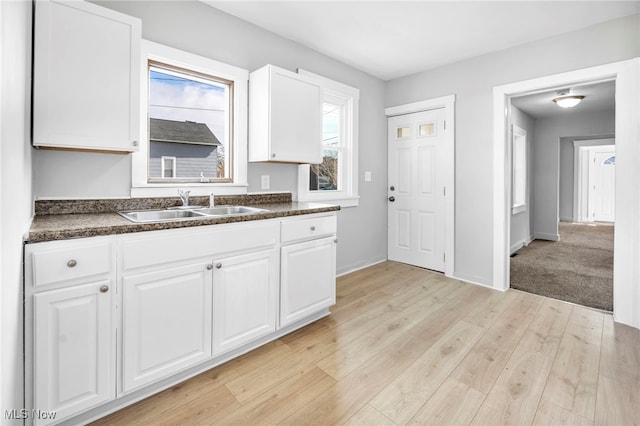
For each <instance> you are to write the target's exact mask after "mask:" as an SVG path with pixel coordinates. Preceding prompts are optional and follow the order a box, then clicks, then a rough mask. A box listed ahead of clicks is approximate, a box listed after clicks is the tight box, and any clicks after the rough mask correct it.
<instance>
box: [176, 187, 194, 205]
mask: <svg viewBox="0 0 640 426" xmlns="http://www.w3.org/2000/svg"><path fill="white" fill-rule="evenodd" d="M190 192H191V191H183V190H181V189H178V196H179V197H180V200H182V205H183V206H188V205H189V193H190Z"/></svg>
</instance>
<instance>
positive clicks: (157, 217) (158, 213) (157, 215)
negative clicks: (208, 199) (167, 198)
mask: <svg viewBox="0 0 640 426" xmlns="http://www.w3.org/2000/svg"><path fill="white" fill-rule="evenodd" d="M118 213H120V215H121V216H122V217H124V218H126V219H129V220H130V221H132V222H165V221H169V220H182V219H196V218H203V217H207V216H206V215H205V214H203V213H199V212H197V211H195V210H140V211H129V212H118Z"/></svg>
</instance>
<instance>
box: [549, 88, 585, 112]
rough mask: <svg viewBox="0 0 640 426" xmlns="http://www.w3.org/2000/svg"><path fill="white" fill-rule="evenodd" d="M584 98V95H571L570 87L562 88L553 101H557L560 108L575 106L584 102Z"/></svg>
mask: <svg viewBox="0 0 640 426" xmlns="http://www.w3.org/2000/svg"><path fill="white" fill-rule="evenodd" d="M583 99H584V96H579V95H570V94H569V89H566V90H560V91H559V92H558V97H557V98H553V102H555V103H556V105H558V106H559V107H560V108H573V107H574V106H576V105H578V104H579V103H580V102H582V100H583Z"/></svg>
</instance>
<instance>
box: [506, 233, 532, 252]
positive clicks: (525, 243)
mask: <svg viewBox="0 0 640 426" xmlns="http://www.w3.org/2000/svg"><path fill="white" fill-rule="evenodd" d="M531 241H533V235H529V236H528V237H527V238H526V239H524V240H521V241H518V242H516V243H515V244H514V245H512V246H511V249H510V250H511V251H510V252H509V254H513V253H515V252H517V251H518V250H520V249H521V248H522V247H526V246H528V245H529V244H531Z"/></svg>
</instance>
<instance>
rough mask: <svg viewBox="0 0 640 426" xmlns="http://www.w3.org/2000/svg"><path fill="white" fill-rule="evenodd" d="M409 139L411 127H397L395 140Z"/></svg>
mask: <svg viewBox="0 0 640 426" xmlns="http://www.w3.org/2000/svg"><path fill="white" fill-rule="evenodd" d="M408 137H411V127H398V128H397V129H396V138H397V139H403V138H408Z"/></svg>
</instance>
